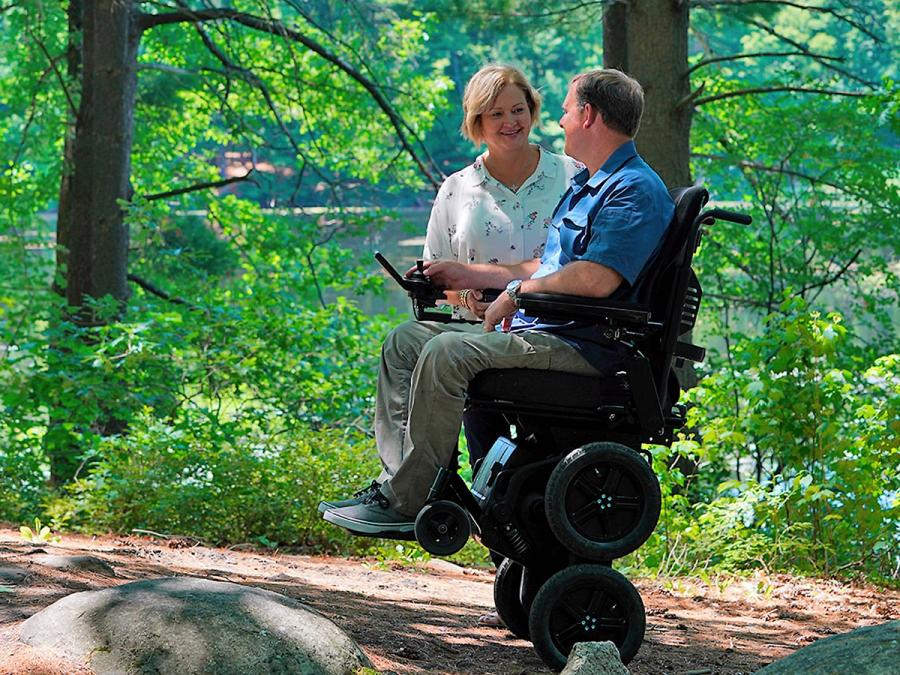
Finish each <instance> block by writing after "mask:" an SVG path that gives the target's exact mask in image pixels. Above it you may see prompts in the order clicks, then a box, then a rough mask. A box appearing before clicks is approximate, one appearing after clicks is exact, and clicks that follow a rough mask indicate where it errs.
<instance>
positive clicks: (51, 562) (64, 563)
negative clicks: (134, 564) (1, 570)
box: [35, 555, 116, 577]
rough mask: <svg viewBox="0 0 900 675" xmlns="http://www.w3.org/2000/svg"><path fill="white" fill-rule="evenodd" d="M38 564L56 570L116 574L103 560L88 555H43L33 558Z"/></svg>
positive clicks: (106, 574) (107, 575) (110, 575)
mask: <svg viewBox="0 0 900 675" xmlns="http://www.w3.org/2000/svg"><path fill="white" fill-rule="evenodd" d="M35 562H36V563H38V564H39V565H44V566H45V567H52V568H54V569H57V570H78V571H79V572H93V573H94V574H99V575H100V576H103V577H114V576H116V572H115V570H113V568H112V567H110V566H109V563H107V562H106V561H105V560H101V559H100V558H95V557H94V556H90V555H45V556H41V557H40V558H38V559H36V560H35Z"/></svg>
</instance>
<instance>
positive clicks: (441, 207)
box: [423, 64, 583, 626]
mask: <svg viewBox="0 0 900 675" xmlns="http://www.w3.org/2000/svg"><path fill="white" fill-rule="evenodd" d="M540 111H541V95H540V94H539V93H538V91H537V90H536V89H535V88H534V87H532V86H531V84H530V83H529V82H528V80H527V79H526V78H525V75H523V74H522V71H520V70H519V69H517V68H513V67H512V66H506V65H497V64H492V65H488V66H485V67H484V68H482V69H481V70H479V71H478V72H477V73H475V75H473V76H472V79H470V80H469V83H468V84H467V85H466V90H465V94H464V95H463V122H462V127H461V131H462V134H463V136H465V137H466V138H468V139H469V140H471V141H472V142H473V143H474V144H475V145H476V146H479V147H480V146H481V145H482V144H484V145H486V146H487V150H486V151H485V152H484V153H483V154H481V155H480V156H479V157H478V158H476V160H475V161H474V163H472V164H471V165H469V166H467V167H466V168H464V169H462V170H461V171H457V172H456V173H454V174H452V175H451V176H449V177H448V178H447V179H446V180H445V181H444V183H443V184H442V185H441V188H440V190H439V191H438V194H437V197H436V198H435V201H434V206H433V207H432V210H431V218H430V219H429V221H428V231H427V233H426V236H425V251H424V255H423V258H424V259H425V260H427V261H430V262H437V261H439V260H452V261H456V262H461V263H465V264H472V263H501V264H513V263H518V262H522V261H523V260H528V259H531V258H539V257H540V256H541V254H542V253H543V251H544V242H545V241H546V239H547V228H548V227H549V224H550V219H551V216H552V215H553V211H554V209H555V208H556V205H557V203H559V200H560V198H561V197H562V196H563V193H565V191H566V190H567V189H568V187H569V182H570V180H571V178H572V176H574V175H575V174H576V173H578V171H580V170H581V169H582V168H583V167H582V166H581V164H579V163H578V162H576V161H575V160H574V159H571V158H570V157H566V156H565V155H557V154H554V153H552V152H548V151H547V150H544V149H543V148H541V147H540V146H538V145H535V144H532V143H529V141H528V135H529V133H530V132H531V130H532V129H533V128H534V126H535V125H536V124H537V123H538V120H539V119H540ZM447 297H448V300H449V301H450V302H451V303H452V304H454V305H455V306H456V307H455V309H454V314H455V315H456V316H457V317H458V318H464V319H470V320H472V319H476V318H481V317H482V316H483V314H484V310H485V308H486V307H487V303H483V302H480V300H481V293H480V291H478V290H471V289H470V290H463V291H460V292H458V293H457V292H449V291H448V292H447ZM473 330H477V331H480V330H481V326H479V325H475V326H473ZM464 426H465V434H466V442H467V445H468V448H469V461H470V462H471V463H472V465H473V466H474V465H475V464H476V462H478V461H479V460H480V459H482V458H483V457H484V456H485V455H486V454H487V451H488V450H489V449H490V446H491V445H492V444H493V442H494V440H495V439H496V438H497V437H498V436H501V435H503V436H508V435H509V425H508V424H506V422H505V421H504V420H503V418H502V417H501V416H499V415H492V414H486V413H474V412H471V411H470V412H467V413H466V414H465V416H464ZM479 623H481V624H483V625H491V626H502V625H503V624H502V623H501V622H500V619H499V617H498V616H497V613H496V612H490V613H488V614H485V615H484V616H482V617H480V618H479Z"/></svg>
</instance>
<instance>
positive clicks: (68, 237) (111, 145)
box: [45, 0, 140, 485]
mask: <svg viewBox="0 0 900 675" xmlns="http://www.w3.org/2000/svg"><path fill="white" fill-rule="evenodd" d="M69 31H70V38H69V39H70V43H69V53H68V55H67V57H68V58H67V61H68V72H69V75H70V76H72V78H73V80H74V81H76V82H77V81H78V80H79V75H80V82H81V96H80V102H79V104H78V114H77V116H76V118H75V122H74V130H73V129H72V128H71V125H70V128H69V129H67V135H66V142H65V148H64V161H65V163H66V166H65V167H64V168H63V177H62V180H61V182H60V199H59V216H58V221H57V257H56V262H57V278H58V279H60V280H63V279H64V280H65V289H64V293H65V298H66V302H67V304H68V306H69V307H70V308H71V315H70V317H69V318H70V319H71V320H72V321H73V322H74V323H76V324H80V325H83V326H90V325H97V324H99V323H102V321H103V320H104V317H102V316H98V315H97V314H96V312H95V311H94V310H93V309H92V308H91V307H90V306H89V305H88V303H87V301H89V300H91V299H99V298H103V297H104V296H107V295H108V296H112V297H113V298H114V299H115V300H117V301H118V303H119V308H120V310H122V309H124V306H125V301H126V300H127V298H128V286H127V266H128V229H127V227H126V225H125V223H124V212H123V210H122V207H121V206H120V202H121V201H124V200H128V199H129V198H130V172H131V141H132V132H133V125H134V103H135V89H136V72H137V61H136V57H137V47H138V43H139V41H140V32H139V31H138V30H137V29H136V26H135V11H134V8H133V4H132V2H131V1H130V0H91V1H89V2H83V3H82V1H81V0H72V1H71V3H70V5H69ZM79 32H81V34H82V44H81V49H80V54H79V52H78V45H77V36H78V34H79ZM73 131H74V133H73ZM59 290H60V292H63V289H59ZM65 342H66V341H65V340H63V342H62V344H60V345H58V346H57V349H59V350H60V351H61V352H65V351H66V349H67V347H66V344H65ZM60 391H61V392H62V391H63V389H61V390H60ZM61 395H64V394H61ZM71 410H72V408H71V402H69V401H60V402H59V405H52V406H51V411H50V420H49V428H48V431H47V434H46V437H45V450H46V453H47V456H48V459H49V460H50V477H51V482H52V483H53V484H56V485H60V484H62V483H64V482H66V481H68V480H70V479H71V478H72V477H73V476H74V475H75V473H76V471H77V470H78V466H79V463H80V456H81V454H82V452H83V447H82V443H81V439H80V435H81V434H82V433H85V432H88V431H92V432H94V433H97V432H99V433H101V434H109V433H115V432H118V431H121V430H122V428H123V426H124V423H123V422H122V421H120V420H117V419H115V417H114V415H112V414H107V413H106V412H105V411H103V410H101V411H96V410H94V411H92V414H94V417H93V418H92V419H78V418H77V413H75V414H74V418H73V417H72V416H73V413H72V412H66V411H71ZM98 413H99V414H98Z"/></svg>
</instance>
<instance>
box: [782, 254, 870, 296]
mask: <svg viewBox="0 0 900 675" xmlns="http://www.w3.org/2000/svg"><path fill="white" fill-rule="evenodd" d="M861 254H862V249H861V248H858V249H856V253H854V254H853V256H852V257H851V258H850V260H848V261H847V262H846V263H845V264H844V266H843V267H841V269H839V270H838V271H837V272H835V273H834V274H833V275H831V276H830V277H825V278H824V279H822V281H818V282H816V283H814V284H810V285H808V286H804V287H803V288H801V289H800V290H799V291H797V295H803V294H804V293H806V292H808V291H811V290H813V289H814V288H822V287H824V286H828V285H829V284H833V283H834V282H835V281H837V280H838V279H840V278H841V277H842V276H843V275H844V273H845V272H846V271H847V270H848V269H850V267H851V266H852V265H853V263H855V262H856V259H857V258H859V256H860V255H861Z"/></svg>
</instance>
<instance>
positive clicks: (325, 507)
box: [319, 480, 381, 513]
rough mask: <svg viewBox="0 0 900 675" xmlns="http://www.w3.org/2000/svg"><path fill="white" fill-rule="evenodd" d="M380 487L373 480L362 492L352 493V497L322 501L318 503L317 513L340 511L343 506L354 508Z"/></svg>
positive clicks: (379, 484)
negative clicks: (332, 510)
mask: <svg viewBox="0 0 900 675" xmlns="http://www.w3.org/2000/svg"><path fill="white" fill-rule="evenodd" d="M380 487H381V483H379V482H378V481H377V480H373V481H372V483H371V485H369V486H368V487H364V488H363V489H362V490H359V491H357V492H354V493H353V496H352V497H350V498H349V499H341V500H339V501H326V500H324V499H323V500H322V501H320V502H319V513H325V512H326V511H330V510H331V509H340V508H343V507H345V506H356V505H357V504H362V503H363V501H364V500H365V499H366V497H368V496H369V495H370V494H372V493H373V492H375V491H377V490H378V488H380Z"/></svg>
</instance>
